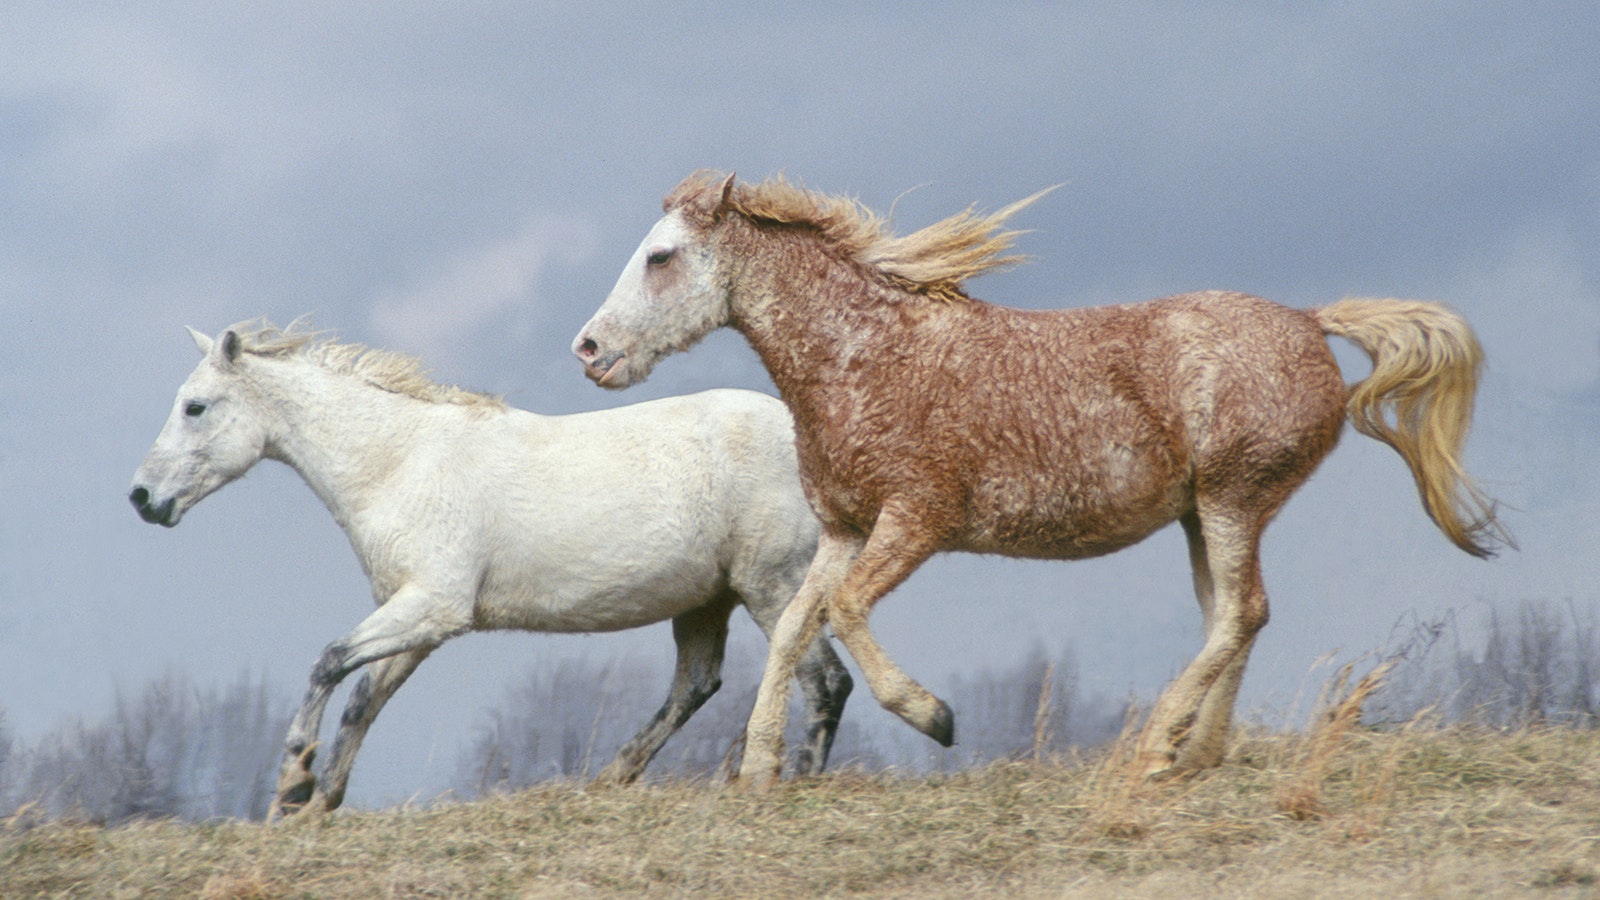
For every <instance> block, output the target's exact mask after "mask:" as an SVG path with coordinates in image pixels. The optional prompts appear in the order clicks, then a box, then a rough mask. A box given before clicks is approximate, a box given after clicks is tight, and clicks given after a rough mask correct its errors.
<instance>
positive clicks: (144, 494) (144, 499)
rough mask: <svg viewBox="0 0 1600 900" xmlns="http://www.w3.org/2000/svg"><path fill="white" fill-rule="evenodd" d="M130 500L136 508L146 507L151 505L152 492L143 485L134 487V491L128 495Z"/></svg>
mask: <svg viewBox="0 0 1600 900" xmlns="http://www.w3.org/2000/svg"><path fill="white" fill-rule="evenodd" d="M128 500H129V502H131V503H132V504H133V505H134V508H135V509H144V508H145V507H146V506H149V505H150V492H149V491H147V490H145V489H144V488H142V487H136V488H134V489H133V493H131V494H129V495H128Z"/></svg>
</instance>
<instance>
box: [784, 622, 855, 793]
mask: <svg viewBox="0 0 1600 900" xmlns="http://www.w3.org/2000/svg"><path fill="white" fill-rule="evenodd" d="M799 675H800V693H801V694H803V695H804V696H805V698H806V708H807V710H809V714H808V715H807V718H806V744H805V746H804V747H801V748H800V756H799V758H798V759H797V760H795V771H796V772H798V773H799V774H801V775H821V774H822V772H823V770H824V769H826V768H827V767H828V754H829V753H831V752H832V751H833V737H834V735H836V734H838V732H839V719H840V717H842V716H843V715H844V704H845V701H846V700H848V699H850V691H851V689H853V688H854V687H855V682H854V681H853V680H851V678H850V671H849V670H848V669H846V668H845V667H844V663H843V662H841V661H840V659H839V655H838V654H837V653H834V652H833V646H832V645H831V644H829V643H828V639H827V636H826V635H823V634H821V633H819V634H818V635H817V637H816V638H814V639H813V640H812V641H811V646H810V647H808V648H807V649H806V655H805V656H804V657H802V658H801V660H800V672H799Z"/></svg>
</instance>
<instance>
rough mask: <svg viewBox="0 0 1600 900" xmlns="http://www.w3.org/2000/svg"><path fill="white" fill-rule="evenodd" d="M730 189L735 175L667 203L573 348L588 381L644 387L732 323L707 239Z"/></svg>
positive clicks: (723, 281) (723, 284) (725, 290)
mask: <svg viewBox="0 0 1600 900" xmlns="http://www.w3.org/2000/svg"><path fill="white" fill-rule="evenodd" d="M732 190H733V176H732V175H729V176H728V177H727V179H725V180H724V181H722V182H721V183H720V184H719V183H712V184H709V185H707V186H705V187H704V188H703V189H701V190H698V191H694V192H690V193H688V194H682V193H679V192H674V193H673V194H672V195H671V196H669V197H668V198H667V201H666V203H665V204H663V206H664V208H665V210H666V213H667V214H666V215H665V216H664V217H662V219H661V220H660V221H659V222H657V223H656V224H655V227H654V228H651V229H650V233H649V234H647V235H645V239H644V243H642V244H640V245H639V249H638V250H635V251H634V253H633V258H632V259H629V260H628V265H627V267H626V268H624V269H623V270H622V276H621V277H620V278H618V279H617V285H616V287H614V288H612V289H611V295H610V296H609V297H607V298H606V302H605V303H604V304H602V305H601V306H600V309H599V311H598V312H596V313H595V314H594V317H593V318H591V319H590V320H589V322H588V324H586V325H584V326H583V330H581V331H579V332H578V337H577V339H576V340H574V341H573V342H572V352H573V353H574V354H575V355H576V356H577V357H578V359H579V360H580V361H581V362H582V363H583V370H584V374H585V375H588V376H589V378H590V379H591V380H593V381H594V382H595V383H596V384H599V385H600V386H601V387H605V388H625V387H627V386H629V385H631V384H638V383H639V382H641V381H644V380H645V379H646V378H648V377H649V376H650V370H651V369H652V368H654V367H655V364H656V363H657V362H658V361H660V360H661V358H662V357H664V356H667V355H669V354H672V353H675V352H677V351H679V350H685V349H688V348H689V347H691V346H693V345H694V343H695V342H696V341H698V340H700V339H701V338H703V337H705V336H706V335H707V334H709V333H710V332H711V331H713V330H715V329H717V328H720V327H722V326H723V325H726V324H728V316H729V297H728V285H727V279H724V278H722V277H720V276H719V274H718V265H717V259H716V254H715V253H714V251H713V249H712V248H711V247H710V246H709V245H708V238H709V236H710V231H711V228H712V226H713V225H715V224H716V221H717V219H718V218H719V217H720V216H721V214H722V212H723V210H724V209H725V208H726V207H727V203H728V195H729V192H730V191H732Z"/></svg>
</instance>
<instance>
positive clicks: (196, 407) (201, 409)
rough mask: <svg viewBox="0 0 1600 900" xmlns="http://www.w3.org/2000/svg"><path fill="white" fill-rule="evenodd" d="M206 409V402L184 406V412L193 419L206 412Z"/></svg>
mask: <svg viewBox="0 0 1600 900" xmlns="http://www.w3.org/2000/svg"><path fill="white" fill-rule="evenodd" d="M205 411H206V405H205V404H204V403H190V404H189V405H188V406H185V407H184V408H183V414H184V415H186V416H188V417H189V418H191V419H193V418H197V417H199V416H200V415H202V414H204V413H205Z"/></svg>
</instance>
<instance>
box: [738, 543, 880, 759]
mask: <svg viewBox="0 0 1600 900" xmlns="http://www.w3.org/2000/svg"><path fill="white" fill-rule="evenodd" d="M863 543H864V540H863V539H862V538H860V537H858V536H855V535H839V534H834V533H831V532H829V531H823V533H822V538H821V540H820V541H819V542H818V544H817V555H816V558H815V559H813V560H812V561H811V568H810V569H808V570H806V580H805V581H804V582H803V583H802V584H801V585H800V590H799V592H797V593H796V594H795V596H794V599H793V600H791V601H789V607H788V609H785V610H784V611H783V615H782V616H781V617H779V619H778V625H777V627H776V628H775V629H773V632H772V645H771V646H770V647H769V648H768V650H767V667H766V670H765V671H764V672H763V673H762V675H761V689H760V690H759V691H757V692H756V705H755V708H754V709H753V710H751V711H750V723H749V725H748V726H746V728H745V748H744V762H743V763H742V764H741V765H740V767H739V777H740V779H741V780H742V781H744V782H745V783H746V784H748V785H751V786H756V787H759V786H763V785H766V784H770V783H772V782H774V781H777V780H778V777H779V775H780V774H781V772H782V770H783V731H784V727H785V725H787V724H788V720H789V685H790V683H791V682H792V681H793V679H794V677H795V670H796V669H797V668H798V667H799V665H800V658H801V656H803V655H804V654H805V651H806V648H807V647H809V646H810V645H811V642H812V640H813V639H815V638H816V636H817V633H818V631H819V630H821V628H822V623H823V620H824V618H825V617H826V616H825V610H826V609H827V608H828V600H829V598H830V597H832V596H833V594H834V592H835V591H837V590H838V589H839V585H840V583H841V582H843V581H844V576H845V573H846V572H848V571H850V564H851V562H853V561H854V560H855V558H856V554H858V553H860V552H861V547H862V545H863Z"/></svg>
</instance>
